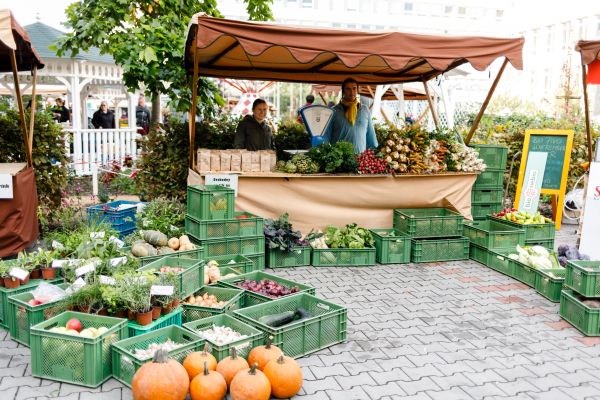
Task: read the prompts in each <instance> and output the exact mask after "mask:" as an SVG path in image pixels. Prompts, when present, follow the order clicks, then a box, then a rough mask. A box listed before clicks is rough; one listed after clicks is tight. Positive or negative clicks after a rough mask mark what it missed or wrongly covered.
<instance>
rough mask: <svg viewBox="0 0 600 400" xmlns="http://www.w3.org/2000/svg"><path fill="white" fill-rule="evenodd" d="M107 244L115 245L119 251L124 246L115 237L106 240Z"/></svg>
mask: <svg viewBox="0 0 600 400" xmlns="http://www.w3.org/2000/svg"><path fill="white" fill-rule="evenodd" d="M108 242H109V243H114V244H116V245H117V247H118V248H119V249H120V248H121V247H123V246H125V242H124V241H122V240H121V239H119V238H118V237H115V236H111V237H109V238H108Z"/></svg>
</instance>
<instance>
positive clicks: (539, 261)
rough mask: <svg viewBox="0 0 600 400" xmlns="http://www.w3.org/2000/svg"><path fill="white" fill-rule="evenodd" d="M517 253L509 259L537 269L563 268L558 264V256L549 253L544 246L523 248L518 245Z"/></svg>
mask: <svg viewBox="0 0 600 400" xmlns="http://www.w3.org/2000/svg"><path fill="white" fill-rule="evenodd" d="M516 250H517V252H516V253H513V254H510V255H509V256H508V257H509V258H511V259H513V260H517V261H519V262H520V263H523V264H525V265H527V266H529V267H531V268H535V269H554V268H562V267H561V265H560V264H559V263H558V259H557V258H556V254H554V253H551V252H549V251H548V250H546V248H545V247H542V246H531V247H521V246H519V245H517V249H516Z"/></svg>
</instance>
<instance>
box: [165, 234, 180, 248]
mask: <svg viewBox="0 0 600 400" xmlns="http://www.w3.org/2000/svg"><path fill="white" fill-rule="evenodd" d="M167 244H168V245H169V247H170V248H172V249H173V250H177V249H179V239H178V238H176V237H172V238H171V239H169V241H168V242H167Z"/></svg>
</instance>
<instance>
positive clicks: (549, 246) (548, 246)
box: [525, 239, 554, 251]
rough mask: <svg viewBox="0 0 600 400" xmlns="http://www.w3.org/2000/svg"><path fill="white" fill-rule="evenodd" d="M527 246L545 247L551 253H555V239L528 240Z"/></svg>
mask: <svg viewBox="0 0 600 400" xmlns="http://www.w3.org/2000/svg"><path fill="white" fill-rule="evenodd" d="M525 246H527V247H531V246H542V247H545V248H546V249H547V250H549V251H554V239H549V240H526V241H525Z"/></svg>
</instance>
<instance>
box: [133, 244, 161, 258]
mask: <svg viewBox="0 0 600 400" xmlns="http://www.w3.org/2000/svg"><path fill="white" fill-rule="evenodd" d="M131 254H133V255H134V256H136V257H148V256H155V255H157V254H158V252H157V251H156V249H155V248H154V247H152V246H150V245H149V244H148V243H135V244H134V245H133V246H131Z"/></svg>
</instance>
